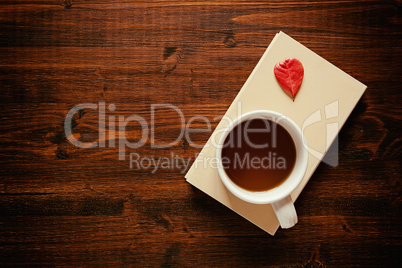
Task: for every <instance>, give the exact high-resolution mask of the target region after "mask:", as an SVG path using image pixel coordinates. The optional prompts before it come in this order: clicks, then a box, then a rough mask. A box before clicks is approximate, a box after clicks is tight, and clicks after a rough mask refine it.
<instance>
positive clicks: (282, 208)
mask: <svg viewBox="0 0 402 268" xmlns="http://www.w3.org/2000/svg"><path fill="white" fill-rule="evenodd" d="M272 207H273V208H274V211H275V214H276V217H277V218H278V220H279V224H280V225H281V228H282V229H288V228H291V227H293V226H295V224H296V223H297V214H296V209H295V206H294V205H293V202H292V199H291V198H290V196H287V197H285V198H284V199H281V200H279V201H277V202H275V203H272Z"/></svg>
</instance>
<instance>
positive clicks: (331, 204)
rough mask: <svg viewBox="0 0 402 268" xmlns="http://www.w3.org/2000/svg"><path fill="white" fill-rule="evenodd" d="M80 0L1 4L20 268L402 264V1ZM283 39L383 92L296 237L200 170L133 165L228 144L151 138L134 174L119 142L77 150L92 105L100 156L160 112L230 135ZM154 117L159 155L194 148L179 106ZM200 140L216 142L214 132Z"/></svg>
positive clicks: (6, 159) (3, 250)
mask: <svg viewBox="0 0 402 268" xmlns="http://www.w3.org/2000/svg"><path fill="white" fill-rule="evenodd" d="M71 3H72V5H70V4H71ZM70 4H69V1H61V2H60V1H57V0H53V1H47V0H40V1H39V0H35V1H22V0H18V1H2V2H1V3H0V14H1V15H0V21H1V26H0V27H1V30H0V51H1V57H0V90H1V105H2V106H1V108H2V111H1V116H0V130H1V133H0V143H1V148H0V161H1V168H0V223H1V225H0V256H1V257H0V262H1V264H2V265H23V266H27V265H37V266H48V265H49V266H53V265H56V266H59V265H65V266H76V265H85V266H98V265H113V266H164V267H170V266H231V267H236V266H249V265H253V266H254V265H255V266H269V267H271V266H274V267H354V266H364V267H395V266H396V265H397V264H398V262H399V257H400V254H401V251H402V247H401V245H402V239H401V236H402V232H401V224H402V217H401V213H400V212H401V184H400V183H401V145H402V143H401V118H402V116H401V104H400V103H401V100H400V98H401V97H402V94H401V85H400V83H401V71H402V68H401V67H402V66H401V64H402V63H401V62H402V58H401V52H402V49H401V47H402V46H401V41H402V40H401V36H402V31H401V2H400V1H313V2H312V1H308V2H307V1H306V2H304V1H233V2H231V1H216V2H211V1H205V2H203V1H196V2H189V1H175V2H169V1H149V2H140V1H125V0H124V1H116V0H113V1H106V0H97V1H86V0H82V1H79V0H77V1H70ZM280 30H282V31H284V32H286V33H287V34H289V35H290V36H292V37H294V38H295V39H296V40H298V41H299V42H301V43H302V44H304V45H306V46H307V47H309V48H310V49H312V50H313V51H315V52H317V53H318V54H319V55H321V56H323V57H324V58H326V59H327V60H329V61H330V62H332V63H333V64H335V65H336V66H338V67H340V68H341V69H343V70H344V71H345V72H347V73H349V74H351V75H352V76H354V77H355V78H357V79H358V80H360V81H362V82H363V83H364V84H366V85H367V86H368V89H367V91H366V93H365V94H364V96H363V97H362V99H361V100H360V102H359V103H358V105H357V106H356V108H355V110H354V111H353V113H352V115H351V116H350V118H349V119H348V121H347V122H346V124H345V125H344V127H343V129H342V131H341V132H340V135H339V149H340V152H339V165H338V166H337V167H331V166H329V165H326V164H321V165H320V166H319V167H318V169H317V171H316V172H315V174H314V175H313V177H312V178H311V180H310V182H309V183H308V185H307V186H306V188H305V190H304V191H303V192H302V194H301V196H300V198H299V199H298V200H297V202H296V209H297V211H298V215H299V223H298V224H297V225H296V226H295V227H294V228H292V229H289V230H278V232H277V234H276V235H275V237H271V236H270V235H268V234H267V233H265V232H264V231H262V230H260V229H259V228H257V227H255V226H254V225H253V224H251V223H249V222H248V221H246V220H244V219H243V218H242V217H240V216H238V215H237V214H235V213H234V212H232V211H230V210H229V209H227V208H225V207H224V206H223V205H221V204H220V203H218V202H217V201H215V200H213V199H212V198H210V197H209V196H207V195H205V194H204V193H202V192H200V191H199V190H197V189H195V188H193V187H192V186H190V185H189V184H188V183H186V182H185V180H184V173H182V171H183V170H182V169H179V168H165V169H163V170H161V169H158V170H157V171H156V172H152V169H151V168H152V165H150V168H148V169H145V168H142V169H138V168H137V167H136V166H135V165H134V166H133V167H132V168H130V166H129V159H128V157H129V154H130V153H138V154H140V155H141V157H149V158H150V159H151V158H152V157H154V158H155V157H172V156H174V157H184V158H185V159H190V158H191V161H193V160H194V155H195V154H196V153H198V152H199V151H200V149H199V148H194V146H193V145H194V144H201V145H202V144H204V143H205V142H206V141H207V139H208V137H209V135H210V133H207V132H205V133H198V134H191V141H188V139H186V138H185V137H183V138H181V139H178V141H177V142H176V143H175V144H174V145H173V146H171V147H169V148H164V149H158V148H154V146H152V144H151V141H152V140H151V139H148V140H147V142H146V144H145V145H143V146H141V147H139V148H136V149H135V148H127V147H125V148H126V151H125V154H123V156H125V160H119V150H120V149H119V148H120V147H121V146H119V144H118V140H115V142H116V143H115V145H114V146H113V142H111V141H113V139H107V141H106V142H105V146H103V144H102V139H101V140H100V143H98V144H97V145H98V146H97V147H95V148H77V147H76V146H73V145H72V144H71V143H70V142H69V141H68V140H67V138H66V135H65V127H64V121H65V118H66V115H67V113H68V111H69V110H70V109H71V108H73V107H75V106H76V105H78V104H83V103H92V104H93V105H95V107H97V108H98V109H97V110H94V109H91V108H88V107H87V108H85V107H84V108H85V109H84V108H83V109H80V110H79V112H77V113H75V114H74V116H73V118H72V123H71V126H72V128H73V133H74V137H75V138H77V139H79V140H80V141H82V142H87V143H90V142H97V141H98V140H99V127H101V128H102V127H106V128H109V127H112V128H113V125H111V124H112V123H111V121H110V120H109V119H115V122H116V123H115V125H116V126H117V125H119V124H120V123H122V122H121V120H126V119H127V118H128V117H129V116H133V117H132V118H131V119H135V118H134V117H135V116H141V117H142V118H143V119H144V121H146V122H147V123H148V124H149V123H150V120H151V111H152V107H153V106H152V105H153V104H162V103H165V104H171V105H174V106H176V107H177V108H178V109H180V110H181V111H182V113H183V116H184V118H185V120H186V122H187V121H188V120H189V119H190V118H191V117H193V116H198V115H201V116H205V117H206V118H207V119H208V120H210V121H211V123H212V125H211V127H212V129H213V128H214V127H216V125H217V123H218V119H217V118H218V117H219V116H222V115H223V114H224V112H225V111H226V109H227V108H228V106H229V105H230V103H231V102H232V101H233V99H234V97H235V96H236V94H237V93H238V91H239V89H240V88H241V86H242V85H243V83H244V82H245V80H246V79H247V77H248V76H249V74H250V72H251V71H252V69H253V68H254V66H255V65H256V63H257V62H258V60H259V58H260V57H261V55H262V53H263V52H264V50H265V49H266V47H267V45H268V44H269V43H270V42H271V40H272V38H273V37H274V35H275V33H277V32H278V31H280ZM103 103H104V104H105V107H106V115H105V116H106V120H105V122H106V125H104V124H103V123H102V121H101V122H100V123H99V109H101V107H102V105H103ZM111 104H112V105H114V107H111V108H112V109H111V110H112V111H110V109H109V107H110V106H109V105H111ZM154 107H155V106H154ZM113 108H114V111H113ZM109 117H111V118H109ZM138 118H139V117H137V118H136V119H138ZM119 120H120V121H119ZM154 121H155V128H153V130H154V140H153V141H154V143H155V144H167V143H171V142H173V141H175V139H176V137H180V136H179V134H180V127H181V121H180V117H179V115H178V113H177V111H175V110H173V109H172V108H171V107H170V108H169V107H165V108H163V107H160V106H159V108H158V109H155V115H154ZM192 126H193V127H198V128H205V129H206V123H205V122H204V121H203V120H202V119H200V118H198V119H197V120H195V121H193V122H192ZM115 129H116V131H115V135H116V136H117V137H122V136H118V135H122V132H119V129H118V127H116V128H115ZM109 133H110V132H109V131H107V134H109ZM141 134H142V132H141V127H140V123H139V122H136V121H133V122H131V123H128V124H127V127H126V132H125V135H126V138H127V140H128V141H130V142H131V143H132V144H134V142H135V141H138V140H139V139H140V137H141ZM107 137H108V136H107ZM101 138H102V137H101ZM120 151H121V150H120ZM143 164H146V163H145V162H144V163H143ZM399 265H400V262H399Z"/></svg>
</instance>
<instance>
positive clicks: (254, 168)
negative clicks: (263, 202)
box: [222, 118, 296, 192]
mask: <svg viewBox="0 0 402 268" xmlns="http://www.w3.org/2000/svg"><path fill="white" fill-rule="evenodd" d="M295 162H296V146H295V143H294V141H293V139H292V137H291V135H290V134H289V132H288V131H287V130H286V129H285V128H284V127H283V126H281V125H280V124H277V123H275V122H274V121H271V120H268V119H265V118H254V119H250V120H247V121H244V122H242V123H240V124H239V125H237V126H236V127H234V128H233V129H232V130H231V132H230V133H229V134H228V136H227V137H226V139H225V142H224V144H223V148H222V163H223V168H224V170H225V172H226V174H227V175H228V177H229V178H230V179H231V180H232V181H233V182H234V183H235V184H236V185H237V186H239V187H241V188H243V189H245V190H248V191H255V192H258V191H267V190H271V189H273V188H275V187H277V186H279V185H280V184H282V183H283V182H284V181H286V179H287V178H288V177H289V175H290V174H291V173H292V171H293V168H294V166H295Z"/></svg>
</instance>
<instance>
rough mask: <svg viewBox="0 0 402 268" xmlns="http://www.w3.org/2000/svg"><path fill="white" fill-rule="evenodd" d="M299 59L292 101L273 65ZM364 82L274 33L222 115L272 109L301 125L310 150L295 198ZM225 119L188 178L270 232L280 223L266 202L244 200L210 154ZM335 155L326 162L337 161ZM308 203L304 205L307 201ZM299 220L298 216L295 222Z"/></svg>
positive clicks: (344, 117)
mask: <svg viewBox="0 0 402 268" xmlns="http://www.w3.org/2000/svg"><path fill="white" fill-rule="evenodd" d="M286 58H297V59H299V60H300V61H301V62H302V64H303V66H304V79H303V83H302V85H301V87H300V90H299V92H298V93H297V95H296V98H295V101H293V100H292V99H291V98H290V97H289V96H288V95H287V94H286V93H285V92H284V91H283V90H282V88H281V87H280V85H279V84H278V82H277V80H276V78H275V75H274V71H273V70H274V66H275V64H276V63H277V62H279V61H283V60H285V59H286ZM365 89H366V86H365V85H364V84H362V83H360V82H359V81H357V80H356V79H355V78H353V77H351V76H350V75H348V74H346V73H345V72H343V71H342V70H340V69H339V68H337V67H336V66H334V65H333V64H331V63H329V62H328V61H326V60H325V59H323V58H322V57H320V56H319V55H317V54H316V53H314V52H313V51H311V50H309V49H308V48H306V47H305V46H303V45H302V44H300V43H299V42H297V41H296V40H294V39H292V38H291V37H289V36H288V35H286V34H285V33H283V32H280V33H278V34H276V36H275V37H274V39H273V40H272V42H271V44H270V45H269V46H268V48H267V50H266V51H265V53H264V55H263V56H262V57H261V59H260V61H259V62H258V64H257V66H256V67H255V68H254V70H253V72H252V73H251V75H250V76H249V78H248V79H247V81H246V83H245V84H244V85H243V87H242V88H241V90H240V92H239V93H238V95H237V96H236V98H235V100H234V101H233V103H232V104H231V105H230V107H229V109H228V110H227V112H226V114H225V116H224V118H230V119H231V120H234V119H235V118H236V117H238V116H240V115H242V114H244V113H247V112H249V111H253V110H273V111H277V112H280V113H282V114H284V115H286V116H287V117H289V118H290V119H292V120H293V121H294V122H295V123H296V124H298V126H299V127H300V129H302V131H303V133H304V135H305V138H306V142H307V146H308V151H309V161H308V167H307V171H306V173H305V176H304V178H303V181H302V182H301V184H300V185H299V187H298V188H297V189H296V190H295V191H294V192H293V193H292V194H291V197H292V200H293V202H295V201H296V199H297V197H298V196H299V195H300V193H301V192H302V190H303V188H304V187H305V186H306V184H307V182H308V181H309V179H310V177H311V176H312V175H313V173H314V171H315V170H316V168H317V166H318V165H319V163H320V162H321V161H322V160H323V157H324V156H325V154H326V152H327V150H328V149H329V147H330V146H331V144H332V143H333V141H334V140H335V138H336V137H337V135H338V133H339V131H340V129H341V127H342V126H343V124H344V123H345V121H346V119H347V118H348V117H349V115H350V113H351V112H352V110H353V109H354V107H355V106H356V104H357V102H358V101H359V99H360V98H361V96H362V95H363V93H364V91H365ZM228 124H229V120H224V119H222V120H221V121H220V122H219V124H218V126H217V127H216V129H215V131H214V132H213V133H212V135H211V137H210V138H209V140H208V142H207V143H206V144H205V146H204V148H203V149H202V151H201V152H200V154H199V155H198V157H197V158H196V159H195V161H194V163H193V165H192V166H191V168H190V169H189V171H188V172H187V174H186V176H185V177H186V180H187V181H188V182H189V183H190V184H192V185H193V186H195V187H197V188H198V189H200V190H201V191H203V192H205V193H206V194H208V195H210V196H211V197H213V198H214V199H216V200H217V201H218V202H221V203H222V204H224V205H225V206H227V207H228V208H230V209H231V210H233V211H235V212H236V213H238V214H239V215H241V216H242V217H244V218H246V219H247V220H249V221H251V222H252V223H254V224H255V225H257V226H258V227H260V228H262V229H263V230H265V231H266V232H268V233H269V234H271V235H274V234H275V232H276V230H277V229H278V227H279V222H278V220H277V218H276V216H275V213H274V211H273V209H272V207H271V205H270V204H266V205H255V204H251V203H247V202H245V201H243V200H241V199H238V198H237V197H236V196H234V195H233V194H231V193H230V192H229V191H228V190H227V189H226V188H225V186H224V185H223V183H222V182H221V180H220V178H219V175H218V171H217V169H216V165H214V160H213V159H214V157H215V151H216V147H215V145H216V143H217V141H218V140H219V137H220V135H221V134H222V131H223V129H224V128H225V127H226V126H227V125H228ZM336 157H337V156H336V155H335V156H333V157H332V160H331V161H332V162H329V164H331V165H333V166H335V165H336V164H337V159H336ZM305 205H308V204H305ZM299 224H300V221H299Z"/></svg>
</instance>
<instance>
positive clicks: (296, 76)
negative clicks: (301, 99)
mask: <svg viewBox="0 0 402 268" xmlns="http://www.w3.org/2000/svg"><path fill="white" fill-rule="evenodd" d="M274 73H275V77H276V80H278V83H279V84H280V85H281V87H282V89H283V90H284V91H285V92H286V93H287V94H289V96H291V97H292V99H293V100H294V99H295V97H296V94H297V92H298V91H299V89H300V86H301V83H302V81H303V76H304V68H303V65H302V63H301V62H300V61H299V60H298V59H296V58H288V59H286V60H284V61H283V62H278V63H277V64H275V67H274Z"/></svg>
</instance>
